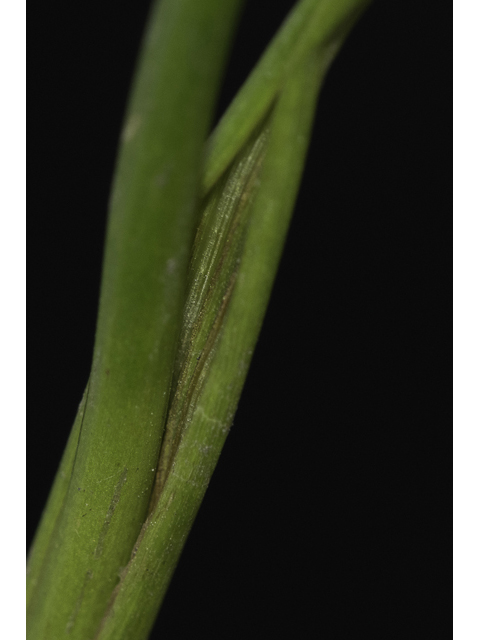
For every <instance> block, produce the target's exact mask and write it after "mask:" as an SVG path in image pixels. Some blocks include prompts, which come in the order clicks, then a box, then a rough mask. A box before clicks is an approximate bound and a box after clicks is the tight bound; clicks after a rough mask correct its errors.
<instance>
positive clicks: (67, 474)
mask: <svg viewBox="0 0 480 640" xmlns="http://www.w3.org/2000/svg"><path fill="white" fill-rule="evenodd" d="M87 393H88V385H87V389H86V390H85V393H84V394H83V398H82V401H81V403H80V406H79V407H78V411H77V416H76V418H75V422H74V423H73V427H72V430H71V432H70V436H69V438H68V442H67V446H66V447H65V451H64V452H63V456H62V461H61V463H60V466H59V468H58V471H57V474H56V476H55V480H54V483H53V486H52V489H51V491H50V495H49V496H48V502H47V504H46V506H45V509H44V511H43V514H42V519H41V521H40V524H39V526H38V529H37V532H36V534H35V538H34V540H33V543H32V547H31V551H30V553H29V556H28V562H27V592H26V605H27V607H28V606H29V604H30V600H31V598H32V596H33V594H34V592H35V588H36V586H37V583H38V580H39V577H40V574H41V571H42V566H43V563H44V561H45V558H46V557H47V553H48V548H49V546H50V542H51V541H52V537H53V533H54V531H55V528H56V526H57V524H58V519H59V516H60V514H61V512H62V509H63V506H64V504H65V499H66V497H67V492H68V487H69V484H70V478H71V476H72V469H73V465H74V462H75V454H76V452H77V445H78V438H79V435H80V429H81V426H82V420H83V414H84V412H85V404H86V400H87Z"/></svg>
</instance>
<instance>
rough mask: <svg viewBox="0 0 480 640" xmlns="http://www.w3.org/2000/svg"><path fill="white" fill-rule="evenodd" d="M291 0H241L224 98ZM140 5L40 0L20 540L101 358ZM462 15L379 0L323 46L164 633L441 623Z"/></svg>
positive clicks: (445, 620) (407, 629)
mask: <svg viewBox="0 0 480 640" xmlns="http://www.w3.org/2000/svg"><path fill="white" fill-rule="evenodd" d="M291 6H293V2H292V1H280V0H276V1H274V2H273V1H271V2H265V1H260V0H250V1H249V2H247V4H246V10H245V13H244V15H243V19H242V22H241V24H240V28H239V31H238V35H237V39H236V42H235V45H234V49H233V53H232V59H231V61H230V65H229V68H228V70H227V79H226V81H225V84H224V87H223V90H222V94H221V96H220V100H219V107H218V114H220V113H221V112H222V111H223V109H224V108H225V107H226V106H227V104H228V102H229V101H230V99H231V98H232V97H233V95H234V94H235V92H236V91H237V90H238V88H239V86H240V85H241V83H242V81H243V80H244V79H245V77H246V76H247V74H248V72H249V70H250V69H251V68H252V67H253V65H254V64H255V61H256V60H257V59H258V57H259V55H260V54H261V52H262V51H263V49H264V47H265V45H266V44H267V42H268V41H269V39H270V38H271V37H272V35H273V34H274V33H275V31H276V29H277V28H278V26H279V25H280V23H281V21H282V20H283V18H284V17H285V15H286V13H287V11H288V10H289V8H290V7H291ZM148 7H149V2H146V1H143V0H142V1H137V2H130V3H116V2H113V1H111V0H97V1H96V2H86V3H80V4H77V3H75V4H74V3H64V2H57V1H53V0H48V1H46V2H43V3H42V4H41V6H40V5H38V6H37V7H36V8H33V9H32V12H31V16H32V17H31V25H32V31H33V33H34V34H35V39H34V41H33V43H32V45H31V48H30V125H29V133H30V138H29V140H30V142H29V145H30V146H29V152H30V171H29V204H30V212H31V215H30V247H31V251H30V255H31V258H30V265H31V268H30V283H29V284H30V288H29V293H30V300H29V303H30V307H29V314H30V340H29V347H30V385H29V392H30V427H29V440H28V451H27V454H28V458H27V462H28V488H29V501H28V509H29V512H28V518H29V519H28V528H27V537H28V540H31V537H32V536H33V532H34V530H35V527H36V524H37V521H38V519H39V517H40V514H41V510H42V507H43V504H44V502H45V500H46V497H47V495H48V490H49V487H50V484H51V482H52V479H53V475H54V473H55V470H56V467H57V464H58V462H59V459H60V456H61V453H62V450H63V447H64V445H65V442H66V439H67V436H68V432H69V429H70V426H71V424H72V422H73V418H74V415H75V412H76V408H77V405H78V403H79V401H80V398H81V394H82V391H83V388H84V386H85V384H86V381H87V377H88V373H89V367H90V362H91V355H92V348H93V339H94V331H95V319H96V311H97V298H98V292H99V280H100V269H101V260H102V249H103V241H104V228H105V216H106V205H107V201H108V195H109V188H110V182H111V178H112V171H113V163H114V159H115V155H116V145H117V138H118V133H119V130H120V128H121V123H122V117H123V111H124V107H125V101H126V97H127V92H128V87H129V83H130V80H131V75H132V72H133V67H134V62H135V58H136V53H137V50H138V45H139V40H140V37H141V33H142V30H143V26H144V22H145V19H146V16H147V12H148ZM33 14H34V15H33ZM449 22H450V5H449V4H448V3H442V2H436V3H431V4H429V3H421V2H418V1H417V2H414V1H412V2H406V1H400V0H398V1H396V0H383V1H382V0H378V1H377V2H376V3H374V5H373V6H372V7H371V8H370V9H369V10H368V12H367V13H366V15H365V16H364V17H363V18H362V20H361V22H360V23H359V24H358V25H357V27H356V28H355V30H354V31H353V33H352V34H351V36H350V38H349V39H348V41H347V43H346V44H345V46H344V48H343V50H342V52H341V53H340V55H339V56H338V58H337V60H336V62H335V63H334V65H333V67H332V70H331V72H330V74H329V76H328V79H327V82H326V84H325V87H324V89H323V92H322V94H321V97H320V103H319V108H318V112H317V119H316V124H315V128H314V132H313V136H312V142H311V147H310V152H309V156H308V160H307V165H306V169H305V174H304V180H303V184H302V188H301V192H300V194H299V198H298V202H297V206H296V210H295V214H294V218H293V223H292V226H291V231H290V235H289V238H288V241H287V244H286V247H285V252H284V256H283V259H282V262H281V266H280V270H279V274H278V279H277V282H276V284H275V288H274V291H273V295H272V299H271V303H270V306H269V309H268V313H267V316H266V319H265V323H264V327H263V330H262V334H261V337H260V341H259V343H258V347H257V350H256V353H255V356H254V359H253V363H252V367H251V371H250V374H249V377H248V380H247V383H246V387H245V391H244V394H243V397H242V400H241V402H240V406H239V409H238V412H237V415H236V418H235V421H234V425H233V427H232V430H231V433H230V435H229V438H228V440H227V444H226V446H225V449H224V452H223V454H222V457H221V459H220V462H219V464H218V467H217V470H216V472H215V474H214V477H213V479H212V481H211V484H210V487H209V489H208V492H207V496H206V498H205V500H204V503H203V505H202V507H201V510H200V513H199V515H198V518H197V520H196V523H195V526H194V528H193V530H192V533H191V535H190V537H189V539H188V542H187V545H186V547H185V551H184V554H183V556H182V558H181V561H180V564H179V567H178V570H177V572H176V574H175V577H174V579H173V582H172V584H171V588H170V591H169V593H168V595H167V598H166V600H165V603H164V606H163V608H162V611H161V613H160V616H159V620H158V623H157V626H156V628H155V631H154V634H153V636H152V637H153V638H156V637H159V638H160V637H162V638H193V637H204V636H205V637H207V636H208V637H209V638H249V637H254V638H264V637H274V636H277V635H282V636H286V637H288V636H291V637H297V636H298V637H317V636H318V637H322V638H328V639H334V638H335V639H336V638H341V639H344V638H350V637H358V636H363V635H365V637H370V638H386V637H391V636H392V634H394V637H422V638H423V637H432V636H431V635H430V634H429V632H428V630H429V629H431V626H430V625H431V621H432V620H434V619H435V620H436V622H437V623H438V622H440V624H441V625H442V627H443V630H444V631H447V629H448V628H449V625H450V617H449V613H448V607H449V600H448V598H449V595H448V591H449V580H450V565H449V564H447V562H446V559H447V561H448V558H449V547H446V546H444V545H445V540H444V536H445V535H448V534H449V532H450V524H449V513H448V504H449V501H450V495H451V484H450V473H449V468H448V464H449V457H448V452H447V454H445V449H444V447H445V440H446V437H448V435H447V434H448V433H449V421H450V413H451V405H450V396H449V388H448V386H447V384H448V378H447V379H446V382H445V378H443V377H442V374H443V368H444V367H445V365H446V366H447V367H448V365H449V358H450V355H449V353H450V352H449V345H450V326H449V318H450V296H449V290H450V282H451V280H450V277H451V276H450V264H451V263H450V260H451V259H450V224H451V222H450V202H451V186H450V164H449V151H450V139H451V127H450V119H449V118H450V115H449V109H450V91H451V89H450V86H451V85H450V76H451V63H450V50H451V45H450V24H449ZM218 114H217V116H218ZM446 383H447V384H446ZM445 558H446V559H445ZM440 585H442V586H440ZM445 598H447V600H445ZM160 629H161V630H162V633H160ZM441 636H442V634H441V635H440V637H441Z"/></svg>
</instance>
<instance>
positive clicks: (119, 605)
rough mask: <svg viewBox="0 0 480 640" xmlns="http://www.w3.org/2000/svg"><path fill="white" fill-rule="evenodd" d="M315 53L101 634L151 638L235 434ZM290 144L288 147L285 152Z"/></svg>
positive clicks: (303, 141)
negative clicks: (212, 344) (209, 353)
mask: <svg viewBox="0 0 480 640" xmlns="http://www.w3.org/2000/svg"><path fill="white" fill-rule="evenodd" d="M326 66H327V65H326V64H325V58H324V55H323V54H319V53H318V52H315V53H314V54H313V55H310V56H309V57H308V58H307V59H306V60H305V61H304V62H303V64H302V65H301V66H300V67H299V68H298V69H296V70H295V73H293V74H292V77H291V78H290V79H289V81H288V82H287V83H286V85H285V88H284V91H282V94H281V96H280V97H279V100H278V104H277V106H276V108H275V113H274V116H273V120H272V128H271V133H270V141H269V143H268V150H267V155H266V157H265V161H264V166H263V169H262V172H261V177H260V178H259V180H260V188H259V191H258V196H257V198H255V199H254V200H253V204H252V210H251V211H250V212H249V217H250V226H249V228H248V232H247V236H246V241H245V246H244V250H243V252H242V259H241V263H240V266H239V270H238V274H237V277H236V283H235V287H234V289H233V292H232V295H231V300H230V301H229V305H228V311H227V312H226V315H225V319H224V323H223V326H222V330H221V336H220V338H219V342H218V346H217V350H216V352H215V354H214V355H213V359H212V361H211V363H210V364H209V367H208V371H207V372H206V380H205V383H204V385H203V387H202V390H201V392H200V393H199V394H198V397H197V398H196V401H195V406H194V408H193V415H192V417H191V421H190V422H189V423H188V427H187V428H186V429H185V431H184V433H183V437H182V439H181V442H180V444H179V447H178V451H177V453H176V455H175V458H174V463H173V467H172V470H171V472H170V473H169V475H168V477H167V479H166V483H165V486H164V488H163V491H162V492H161V494H160V498H159V500H158V503H157V505H156V507H155V509H154V512H153V513H152V515H151V517H150V518H149V519H148V521H147V523H146V525H145V527H144V529H143V531H142V533H141V535H140V536H139V539H138V540H137V543H136V544H135V547H134V551H133V553H132V557H131V560H130V562H129V564H128V566H127V567H126V569H125V571H124V573H123V574H122V577H121V580H120V583H119V585H118V586H117V588H116V590H115V592H114V594H113V597H112V600H111V602H110V605H109V607H108V609H107V613H106V616H105V618H104V620H103V621H102V625H101V627H100V629H99V631H98V633H97V635H96V636H95V640H114V639H115V640H116V639H118V638H122V640H130V639H132V640H133V639H134V638H135V639H137V638H145V637H147V634H148V632H149V630H150V628H151V626H152V624H153V622H154V620H155V616H156V613H157V608H158V603H159V602H161V600H162V599H163V596H164V594H165V592H166V590H167V587H168V584H169V582H170V579H171V577H172V574H173V571H174V569H175V567H176V565H177V562H178V558H179V555H180V553H181V550H182V548H183V545H184V543H185V540H186V535H187V533H188V531H189V530H190V528H191V526H192V523H193V520H194V518H195V515H196V513H197V510H198V508H199V506H200V503H201V501H202V498H203V495H204V493H205V490H206V488H207V486H208V482H209V479H210V477H211V475H212V473H213V471H214V468H215V465H216V462H217V460H218V457H219V455H220V452H221V449H222V447H223V444H224V441H225V438H226V436H227V434H228V430H229V428H230V425H231V422H232V419H233V415H234V412H235V409H236V406H237V403H238V399H239V396H240V393H241V389H242V387H243V384H244V381H245V377H246V373H247V370H248V366H249V363H250V359H251V356H252V353H253V349H254V346H255V343H256V340H257V337H258V333H259V330H260V327H261V323H262V320H263V316H264V313H265V310H266V306H267V302H268V297H269V293H270V290H271V287H272V285H273V280H274V276H275V272H276V269H277V266H278V261H279V259H280V255H281V249H282V246H283V242H284V239H285V235H286V232H287V229H288V224H289V220H290V216H291V212H292V208H293V203H294V200H295V196H296V192H297V189H298V185H299V181H300V177H301V173H302V168H303V161H304V158H305V153H306V149H307V145H308V139H309V131H310V127H311V123H312V119H313V114H314V110H315V103H316V96H317V93H318V89H319V85H320V82H321V79H322V78H323V77H324V73H325V71H326ZM285 149H288V150H289V153H285Z"/></svg>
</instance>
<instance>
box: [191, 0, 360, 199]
mask: <svg viewBox="0 0 480 640" xmlns="http://www.w3.org/2000/svg"><path fill="white" fill-rule="evenodd" d="M369 2H370V0H302V1H301V2H299V3H298V4H297V5H295V7H294V8H293V9H292V11H291V12H290V14H289V16H288V17H287V18H286V20H285V22H284V24H283V25H282V27H281V29H280V30H279V32H278V33H277V35H276V36H275V37H274V39H273V40H272V42H271V44H270V45H269V46H268V48H267V50H266V51H265V53H264V54H263V56H262V58H261V59H260V61H259V62H258V64H257V65H256V67H255V69H254V70H253V72H252V73H251V74H250V76H249V77H248V79H247V81H246V82H245V84H244V85H243V87H242V88H241V90H240V91H239V92H238V94H237V95H236V96H235V99H234V100H233V102H232V104H231V105H230V107H229V108H228V110H227V111H226V113H225V115H224V116H223V118H222V119H221V121H220V122H219V124H218V126H217V127H216V129H215V132H214V133H213V135H212V136H211V138H210V140H209V142H208V146H207V152H206V165H205V171H204V174H203V181H202V188H203V192H204V193H206V192H208V190H209V189H211V187H212V185H213V184H215V182H216V181H217V180H218V178H219V176H220V175H221V174H222V173H223V172H224V171H225V169H226V168H227V166H228V165H229V163H230V162H231V161H232V159H233V158H234V156H235V155H236V154H237V153H238V152H239V150H240V148H241V147H242V146H243V144H244V143H245V141H246V140H247V139H248V137H249V136H250V135H251V133H252V131H253V130H254V128H255V127H256V126H257V125H258V123H259V121H260V120H261V119H262V118H263V117H264V115H265V114H266V113H267V111H268V110H269V108H270V107H271V105H272V103H273V101H274V99H275V97H276V96H277V94H278V92H279V91H280V90H281V88H282V85H283V84H284V83H285V82H286V80H287V78H289V77H290V75H291V73H292V69H294V68H295V67H298V64H299V62H300V61H301V59H302V57H304V56H305V55H306V54H308V53H309V52H310V51H312V49H313V48H314V47H315V46H317V45H321V46H323V47H327V46H328V45H329V44H331V45H332V48H333V50H334V51H336V49H337V46H338V41H339V39H340V40H341V39H343V37H344V36H345V34H346V33H348V30H349V29H350V27H351V26H352V25H353V24H354V23H355V21H356V20H357V18H358V17H359V15H360V14H361V13H362V11H364V9H365V7H366V6H367V5H368V4H369Z"/></svg>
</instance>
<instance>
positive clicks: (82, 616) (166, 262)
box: [27, 0, 241, 640]
mask: <svg viewBox="0 0 480 640" xmlns="http://www.w3.org/2000/svg"><path fill="white" fill-rule="evenodd" d="M240 4H241V3H240V2H239V1H238V0H203V1H202V2H201V3H199V2H198V1H197V0H163V1H162V2H161V3H160V4H157V5H155V7H154V11H153V15H152V19H151V21H150V27H149V30H148V32H147V34H146V38H145V41H144V48H143V54H142V61H141V65H140V73H139V74H137V77H136V81H135V84H134V89H133V96H132V100H131V102H130V105H129V109H128V114H127V119H126V125H125V127H124V130H123V133H122V147H121V154H120V158H119V162H118V166H117V169H116V176H115V183H114V186H113V192H112V198H111V202H110V212H109V225H108V235H107V244H106V253H105V262H104V270H103V278H102V290H101V296H100V309H99V319H98V324H97V333H96V340H95V351H94V358H93V366H92V372H91V377H90V388H89V395H88V401H87V403H86V407H85V414H84V417H83V425H82V429H81V434H80V438H79V442H78V447H77V448H76V453H75V465H74V467H73V471H72V476H71V481H70V483H69V487H68V492H67V496H66V500H65V507H64V508H63V510H62V512H61V514H60V516H59V517H58V518H56V524H55V525H54V526H51V521H52V519H53V517H54V514H53V512H51V513H47V515H46V517H45V518H44V520H43V525H42V528H43V529H44V530H46V529H47V528H51V529H52V533H51V536H50V542H49V545H48V546H49V551H48V552H47V554H46V557H45V561H44V562H43V568H42V571H41V575H39V576H37V579H36V583H35V588H34V589H32V591H31V597H30V606H29V609H28V618H27V620H28V638H31V639H32V640H33V639H34V640H40V639H44V640H52V638H55V639H56V638H61V637H64V636H65V635H68V637H69V638H71V639H72V640H75V639H78V640H85V638H88V637H91V635H92V633H93V630H94V629H95V628H96V627H97V626H98V623H99V620H100V619H101V617H102V615H103V612H104V610H105V606H106V604H107V602H108V599H109V597H110V595H111V592H112V590H113V588H114V586H115V584H116V582H117V580H118V571H119V567H121V566H122V565H125V564H126V563H127V562H128V559H129V556H130V553H131V550H132V547H133V544H134V542H135V539H136V538H137V536H138V533H139V531H140V529H141V527H142V524H143V522H144V520H145V517H146V514H147V508H148V503H149V499H150V492H151V487H152V484H153V479H154V470H155V468H156V465H157V461H158V455H159V450H160V445H161V440H162V433H163V427H164V421H165V414H166V409H167V402H168V392H169V388H170V380H171V375H172V365H173V359H174V354H175V346H176V341H177V337H178V333H179V328H180V319H181V313H182V307H183V303H184V295H185V287H186V271H187V264H188V259H189V253H190V248H191V244H192V240H193V234H194V229H195V225H196V222H197V215H198V213H197V208H196V202H197V193H198V185H199V181H200V168H201V162H202V152H203V146H204V141H205V137H206V134H207V131H208V127H209V125H210V121H211V118H212V113H213V107H214V103H215V96H216V93H217V90H218V85H219V80H220V77H221V73H222V70H223V66H224V62H225V57H226V50H227V47H228V44H229V42H230V40H231V35H232V30H233V27H234V24H235V21H236V17H237V15H238V10H239V7H240ZM72 446H73V445H72ZM39 536H40V537H47V535H46V534H43V533H40V534H39Z"/></svg>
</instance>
